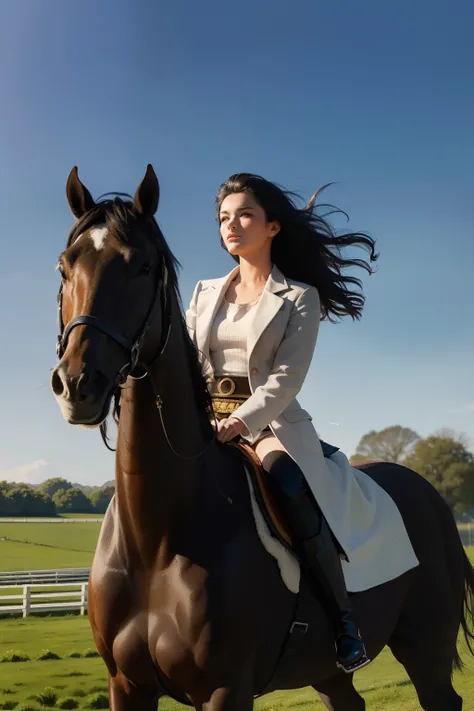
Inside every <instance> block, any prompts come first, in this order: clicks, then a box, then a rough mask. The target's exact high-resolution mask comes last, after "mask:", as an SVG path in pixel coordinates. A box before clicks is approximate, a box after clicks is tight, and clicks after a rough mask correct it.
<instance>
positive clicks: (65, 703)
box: [56, 697, 79, 709]
mask: <svg viewBox="0 0 474 711" xmlns="http://www.w3.org/2000/svg"><path fill="white" fill-rule="evenodd" d="M56 706H57V707H58V708H59V709H77V707H78V706H79V704H78V702H77V701H76V699H71V698H70V697H67V698H64V699H59V701H58V703H57V704H56Z"/></svg>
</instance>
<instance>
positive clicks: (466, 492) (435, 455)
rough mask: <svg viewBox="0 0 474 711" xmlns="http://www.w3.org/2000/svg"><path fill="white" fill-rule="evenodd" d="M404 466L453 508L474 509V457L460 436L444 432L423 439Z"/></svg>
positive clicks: (460, 509)
mask: <svg viewBox="0 0 474 711" xmlns="http://www.w3.org/2000/svg"><path fill="white" fill-rule="evenodd" d="M404 463H405V465H406V466H407V467H410V468H411V469H414V470H415V471H416V472H418V474H421V475H422V476H424V477H425V479H428V481H429V482H430V483H431V484H433V486H434V487H435V488H436V489H437V490H438V491H439V492H440V494H442V496H443V497H444V498H445V499H446V501H447V502H448V504H449V505H450V506H451V508H452V509H454V510H456V511H459V512H462V511H464V510H466V509H468V508H469V507H470V506H474V456H473V455H472V453H471V452H470V451H469V450H468V449H467V448H466V445H465V441H464V439H463V438H462V437H457V438H456V437H454V436H452V435H449V434H447V433H446V431H445V432H441V433H438V434H435V435H431V436H430V437H427V438H426V439H422V440H420V441H419V442H417V444H416V446H415V448H414V450H413V452H412V454H410V456H409V457H407V459H406V460H405V462H404Z"/></svg>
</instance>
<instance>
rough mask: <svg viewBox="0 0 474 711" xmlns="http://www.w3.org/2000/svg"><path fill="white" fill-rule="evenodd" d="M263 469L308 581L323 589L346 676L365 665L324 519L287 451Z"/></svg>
mask: <svg viewBox="0 0 474 711" xmlns="http://www.w3.org/2000/svg"><path fill="white" fill-rule="evenodd" d="M265 469H266V470H267V472H268V475H269V481H270V486H271V489H272V493H273V495H274V497H275V500H276V502H277V505H278V506H279V507H280V509H281V513H282V515H283V516H284V517H285V521H286V522H287V524H288V526H289V527H290V529H291V531H292V533H293V534H294V535H295V536H296V538H297V539H298V545H299V549H300V551H301V553H302V556H303V559H304V562H305V563H306V566H307V568H308V569H309V573H310V578H313V580H314V581H315V582H316V586H318V587H319V588H320V589H322V591H323V593H324V596H325V598H326V601H327V604H328V606H329V611H330V614H331V616H332V618H333V620H334V623H335V644H336V656H337V665H338V666H339V667H340V668H341V669H342V670H343V671H345V672H347V673H348V674H350V673H352V672H354V671H355V670H356V669H359V668H360V667H362V666H364V665H365V664H368V662H369V659H368V657H367V653H366V651H365V646H364V643H363V641H362V639H361V638H360V633H359V630H358V628H357V625H356V624H355V622H354V621H353V620H352V606H351V603H350V600H349V596H348V594H347V590H346V585H345V582H344V575H343V572H342V566H341V561H340V558H339V554H338V552H337V548H336V544H335V541H334V538H333V536H332V533H331V531H330V529H329V526H328V524H327V522H326V519H325V518H324V516H323V515H322V512H321V509H320V508H319V506H318V504H317V503H316V501H315V499H314V496H313V495H312V493H311V491H310V490H309V487H308V485H307V483H306V480H305V478H304V475H303V473H302V471H301V469H300V468H299V466H298V465H297V464H296V462H295V461H294V460H293V459H292V458H291V457H290V456H289V455H288V454H287V453H286V452H272V453H271V454H268V455H267V456H266V457H265Z"/></svg>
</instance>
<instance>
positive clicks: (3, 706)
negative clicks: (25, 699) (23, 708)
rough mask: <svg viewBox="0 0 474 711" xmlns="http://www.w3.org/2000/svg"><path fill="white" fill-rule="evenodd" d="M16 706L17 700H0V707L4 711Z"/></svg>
mask: <svg viewBox="0 0 474 711" xmlns="http://www.w3.org/2000/svg"><path fill="white" fill-rule="evenodd" d="M17 706H18V701H0V709H5V711H10V709H16V707H17Z"/></svg>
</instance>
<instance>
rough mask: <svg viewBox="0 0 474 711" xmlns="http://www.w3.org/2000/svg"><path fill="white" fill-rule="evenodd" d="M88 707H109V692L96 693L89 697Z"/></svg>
mask: <svg viewBox="0 0 474 711" xmlns="http://www.w3.org/2000/svg"><path fill="white" fill-rule="evenodd" d="M87 707H88V708H90V709H108V708H109V697H108V696H107V694H94V696H89V698H88V699H87Z"/></svg>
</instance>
